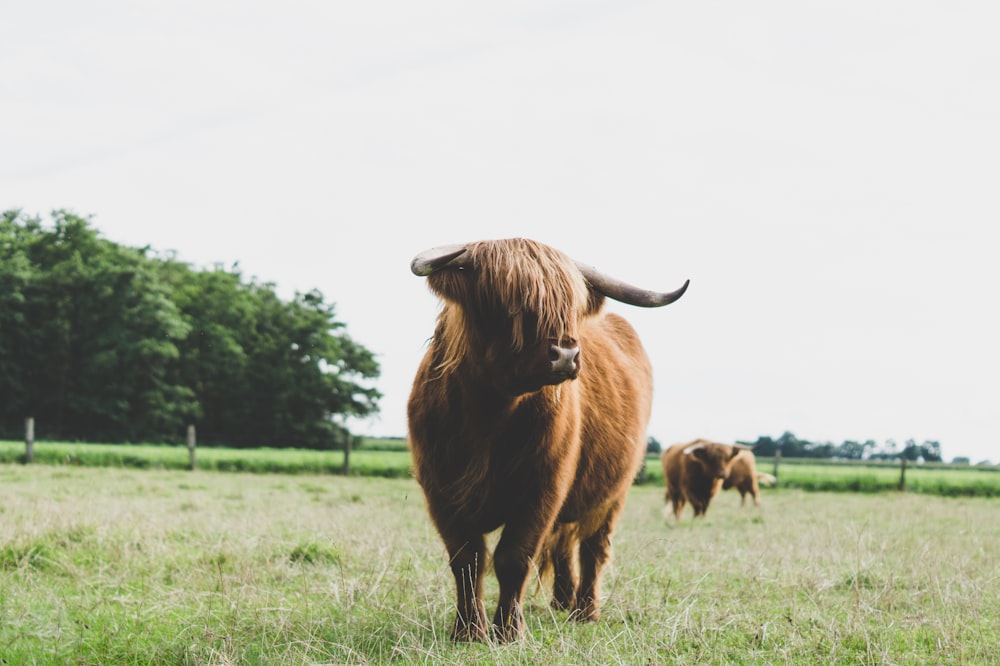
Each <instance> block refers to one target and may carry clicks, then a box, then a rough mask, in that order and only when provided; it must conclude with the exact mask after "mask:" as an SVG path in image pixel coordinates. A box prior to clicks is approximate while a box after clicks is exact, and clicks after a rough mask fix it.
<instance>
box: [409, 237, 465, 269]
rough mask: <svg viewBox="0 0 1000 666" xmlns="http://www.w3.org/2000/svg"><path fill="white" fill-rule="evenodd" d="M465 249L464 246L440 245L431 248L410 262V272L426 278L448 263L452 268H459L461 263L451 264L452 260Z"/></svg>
mask: <svg viewBox="0 0 1000 666" xmlns="http://www.w3.org/2000/svg"><path fill="white" fill-rule="evenodd" d="M466 249H467V248H466V247H465V246H464V245H440V246H438V247H432V248H431V249H429V250H424V251H423V252H421V253H420V254H418V255H417V256H415V257H414V258H413V261H411V262H410V270H411V271H413V274H414V275H419V276H421V277H426V276H428V275H430V274H431V273H433V272H434V271H436V270H438V269H439V268H443V267H444V266H445V265H446V264H449V263H451V265H452V266H456V265H458V266H461V265H462V262H452V259H455V258H456V257H458V256H459V255H461V254H462V253H464V252H465V251H466Z"/></svg>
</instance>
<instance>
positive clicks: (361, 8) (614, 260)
mask: <svg viewBox="0 0 1000 666" xmlns="http://www.w3.org/2000/svg"><path fill="white" fill-rule="evenodd" d="M998 25H1000V4H997V3H996V2H990V1H986V0H984V1H981V2H963V1H961V0H956V1H953V2H948V3H943V2H937V1H935V2H925V1H920V0H917V1H913V0H906V1H902V0H900V1H890V2H872V1H871V0H846V1H841V2H806V1H803V0H787V1H783V2H782V1H765V2H753V3H750V2H739V1H736V0H726V1H714V2H713V1H708V2H697V3H692V2H683V3H682V2H642V1H638V2H628V1H622V0H614V1H608V2H604V1H583V2H569V1H562V0H533V1H532V2H522V1H507V2H503V3H500V2H491V3H485V2H471V3H470V2H460V1H459V0H451V1H448V0H429V1H425V2H404V1H402V0H381V1H380V0H372V1H366V2H351V3H347V2H330V1H319V0H317V1H315V2H303V1H301V0H287V1H286V2H282V3H275V2H256V1H250V2H248V1H245V0H243V1H240V2H235V1H232V2H230V1H222V0H197V1H187V0H175V1H173V2H169V3H152V2H138V1H130V2H126V1H124V0H107V1H103V2H102V1H96V2H86V3H81V2H70V1H68V0H67V1H55V2H51V1H47V0H34V1H32V2H20V3H12V2H8V3H4V5H3V6H2V8H0V208H3V209H8V208H21V209H23V210H24V211H25V212H26V213H30V214H42V215H46V214H47V213H48V212H49V211H51V210H53V209H57V208H67V209H70V210H72V211H74V212H76V213H78V214H81V215H90V216H92V220H93V224H94V226H95V227H96V228H97V229H99V230H100V231H101V233H102V234H103V235H104V236H105V237H106V238H108V239H110V240H112V241H115V242H119V243H122V244H125V245H135V246H145V245H149V246H152V247H153V248H154V249H157V250H161V251H167V250H176V251H177V252H178V254H179V256H180V258H181V259H183V260H187V261H189V262H191V263H192V264H194V265H195V266H199V267H200V266H211V265H212V264H214V263H216V262H221V263H223V264H225V265H227V266H228V265H231V264H232V263H234V262H239V265H240V266H241V267H242V269H243V271H244V273H245V274H246V275H247V276H256V277H257V278H259V279H261V280H263V281H269V282H274V283H275V284H276V285H277V286H278V288H279V290H280V291H281V292H282V293H283V294H284V295H289V296H290V295H291V294H293V293H294V292H295V291H296V290H298V291H306V290H309V289H312V288H318V289H319V290H321V291H322V292H323V293H324V294H325V295H326V297H327V299H328V300H330V301H333V302H335V303H336V306H337V315H338V319H339V320H340V321H343V322H344V323H346V325H347V331H348V333H349V334H350V335H351V336H352V337H354V338H355V339H356V340H358V341H359V342H360V343H362V344H363V345H365V346H366V347H367V348H369V349H371V350H372V351H373V352H375V353H376V354H377V356H378V359H379V361H380V363H381V365H382V375H381V378H380V380H379V382H378V388H379V389H380V390H381V391H382V392H383V393H384V396H385V397H384V399H383V401H382V412H381V415H380V416H379V417H378V418H376V419H372V420H370V421H367V422H365V423H362V424H358V425H357V430H358V431H359V432H361V433H364V434H371V435H399V436H402V435H404V434H405V432H406V421H405V403H406V398H407V395H408V393H409V389H410V382H411V379H412V377H413V373H414V371H415V370H416V366H417V363H418V362H419V359H420V356H421V355H422V353H423V351H424V349H425V343H426V340H427V338H428V337H429V336H430V334H431V332H432V328H433V323H434V318H435V316H436V314H437V311H438V304H437V301H436V299H435V298H434V297H433V296H432V295H431V294H430V292H429V291H428V290H427V288H426V285H425V284H424V281H423V280H422V279H421V278H417V277H415V276H413V275H412V274H411V273H410V271H409V262H410V259H411V258H412V257H413V256H414V255H415V254H417V253H418V252H420V251H422V250H424V249H426V248H428V247H431V246H434V245H439V244H444V243H455V242H463V241H472V240H480V239H486V238H502V237H513V236H526V237H530V238H535V239H537V240H540V241H543V242H546V243H549V244H551V245H554V246H556V247H558V248H560V249H562V250H563V251H565V252H566V253H567V254H570V255H571V256H572V257H573V258H575V259H577V260H579V261H583V262H585V263H590V264H593V265H595V266H597V267H599V268H601V269H602V270H604V271H606V272H608V273H612V274H614V275H616V276H617V277H619V278H621V279H624V280H627V281H630V282H633V283H635V284H638V285H639V286H642V287H645V288H650V289H657V290H663V291H666V290H672V289H674V288H676V287H677V286H679V285H680V284H681V283H683V281H684V280H685V279H688V278H690V279H691V287H690V289H689V291H688V293H687V294H686V295H685V296H684V298H682V299H681V300H680V301H678V302H677V303H675V304H673V305H671V306H668V307H666V308H662V309H654V310H641V309H638V308H630V307H627V306H622V305H618V304H612V305H610V306H609V307H610V308H611V309H613V310H615V311H618V312H622V313H623V314H625V315H626V316H628V317H629V319H630V320H631V321H632V322H633V323H634V324H635V326H636V327H637V329H638V330H639V332H640V335H641V336H642V337H643V339H644V340H645V343H646V346H647V348H648V350H649V353H650V356H651V357H652V359H653V363H654V372H655V381H656V389H655V397H654V413H653V418H652V421H651V423H650V429H649V434H650V435H652V436H654V437H656V438H657V439H658V440H660V441H661V442H662V443H664V444H669V443H673V442H679V441H686V440H690V439H694V438H696V437H708V438H713V439H717V440H720V441H733V440H737V439H740V440H754V439H756V438H757V437H758V436H759V435H771V436H774V437H777V436H779V435H781V434H782V433H783V432H784V431H786V430H789V431H792V432H793V433H795V434H796V435H797V436H799V437H800V438H803V439H809V440H812V441H833V442H835V443H839V442H841V441H843V440H845V439H855V440H866V439H874V440H876V441H877V442H878V443H879V444H882V443H884V442H885V441H886V440H887V439H890V438H891V439H894V440H896V441H897V442H899V443H900V444H902V442H904V441H905V440H907V439H910V438H913V439H916V440H917V441H923V440H938V441H940V443H941V445H942V449H943V452H944V455H945V458H946V459H951V458H953V457H955V456H968V457H970V458H972V459H973V462H977V461H979V460H982V459H991V460H993V461H1000V380H998V378H1000V352H998V344H997V340H1000V316H998V308H997V297H998V291H1000V289H998V288H1000V260H998V252H1000V243H998V240H1000V230H998V225H1000V39H998V38H997V26H998Z"/></svg>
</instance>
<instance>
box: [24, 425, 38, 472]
mask: <svg viewBox="0 0 1000 666" xmlns="http://www.w3.org/2000/svg"><path fill="white" fill-rule="evenodd" d="M34 460H35V419H33V418H32V417H30V416H29V417H28V418H26V419H24V463H25V464H28V463H30V462H33V461H34Z"/></svg>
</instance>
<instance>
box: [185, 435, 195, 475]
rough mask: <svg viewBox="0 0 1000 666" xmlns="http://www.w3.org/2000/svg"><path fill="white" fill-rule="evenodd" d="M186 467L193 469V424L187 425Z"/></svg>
mask: <svg viewBox="0 0 1000 666" xmlns="http://www.w3.org/2000/svg"><path fill="white" fill-rule="evenodd" d="M187 446H188V469H189V470H191V471H192V472H193V471H194V470H195V463H194V447H195V430H194V426H193V425H189V426H188V439H187Z"/></svg>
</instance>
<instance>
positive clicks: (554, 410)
mask: <svg viewBox="0 0 1000 666" xmlns="http://www.w3.org/2000/svg"><path fill="white" fill-rule="evenodd" d="M467 247H468V248H469V249H468V252H469V253H471V256H472V259H473V268H472V269H462V270H458V269H452V270H442V271H440V272H437V273H433V274H432V275H430V276H429V277H428V284H429V286H430V288H431V290H432V291H433V292H434V293H436V294H437V295H438V296H440V297H441V299H442V301H443V307H442V311H441V313H440V315H439V317H438V323H437V327H436V330H435V334H434V338H433V340H432V341H431V343H430V347H429V349H428V350H427V353H426V355H425V357H424V359H423V361H422V363H421V364H420V367H419V369H418V371H417V374H416V378H415V379H414V382H413V389H412V391H411V395H410V400H409V404H408V419H409V431H410V432H409V440H410V447H411V451H412V454H413V461H414V469H415V473H416V477H417V480H418V481H419V483H420V485H421V487H422V488H423V491H424V494H425V497H426V499H427V506H428V509H429V512H430V515H431V518H432V520H433V521H434V524H435V526H436V528H437V530H438V532H439V534H440V535H441V537H442V539H443V541H444V543H445V546H446V548H447V550H448V556H449V562H450V565H451V569H452V572H453V574H454V576H455V582H456V592H457V615H456V620H455V624H454V630H453V634H452V636H453V638H455V639H456V640H475V639H483V638H487V637H488V636H489V635H490V630H492V635H493V636H495V637H496V638H497V639H499V640H511V639H514V638H517V637H518V636H520V635H521V634H522V633H523V631H524V619H523V613H522V610H521V604H522V598H523V594H524V588H525V584H526V582H527V579H528V576H529V573H530V572H531V570H532V569H533V566H532V562H533V559H534V558H536V557H538V555H539V554H540V549H541V547H542V544H543V541H545V540H546V538H548V546H547V550H546V553H545V554H546V557H547V558H549V559H548V561H550V562H551V563H552V566H553V570H554V573H555V576H554V579H555V593H554V596H553V605H554V606H556V607H564V608H568V609H570V610H571V612H572V614H571V617H574V618H575V619H581V620H596V619H598V618H599V616H600V610H599V599H598V597H599V582H600V577H601V570H602V568H603V566H604V565H605V563H606V562H607V561H608V559H609V558H610V555H611V543H610V540H611V534H612V532H613V531H614V528H615V525H616V523H617V521H618V518H619V516H620V513H621V510H622V508H623V506H624V504H625V497H626V494H627V492H628V489H629V487H630V485H631V483H632V479H633V478H634V477H635V474H636V472H637V471H638V469H639V466H640V465H641V462H642V458H643V455H644V451H645V441H646V425H647V423H648V420H649V413H650V405H651V397H652V371H651V368H650V364H649V360H648V358H647V356H646V353H645V351H644V350H643V348H642V345H641V344H640V342H639V339H638V337H637V336H636V334H635V331H634V330H633V329H632V327H631V326H630V325H629V324H628V323H627V322H626V321H625V320H624V319H623V318H622V317H620V316H618V315H616V314H611V313H605V312H603V310H602V306H603V301H604V297H603V296H602V295H601V294H599V293H597V292H592V291H591V290H589V289H588V286H587V283H586V281H585V280H584V278H583V277H582V275H581V274H580V272H579V270H578V269H577V268H576V267H575V265H574V264H573V262H572V261H571V260H570V259H569V258H567V257H566V256H565V255H563V254H562V253H561V252H559V251H557V250H554V249H553V248H550V247H547V246H545V245H542V244H540V243H536V242H533V241H528V240H524V239H513V240H504V241H482V242H479V243H470V244H468V246H467ZM570 339H571V340H573V341H577V342H578V345H579V348H580V353H581V359H582V360H581V367H580V370H579V375H578V376H577V378H576V379H575V380H570V381H562V382H561V383H557V384H547V385H540V386H534V385H532V384H531V382H530V381H527V380H525V379H524V378H525V377H526V376H530V373H531V369H532V367H533V366H532V364H533V363H536V361H538V358H539V355H541V357H543V358H547V357H546V353H547V352H546V350H547V349H548V345H549V344H550V340H570ZM501 526H502V527H503V531H502V533H501V537H500V541H499V543H498V544H497V547H496V550H495V551H494V554H493V558H492V562H493V570H494V572H495V573H496V576H497V579H498V581H499V583H500V597H499V600H498V602H497V607H496V612H495V614H494V616H493V622H492V623H488V622H487V620H486V614H485V603H484V600H483V576H484V572H485V561H486V559H487V553H486V546H485V541H484V538H483V535H485V534H488V533H490V532H493V531H494V530H496V529H497V528H500V527H501Z"/></svg>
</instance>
